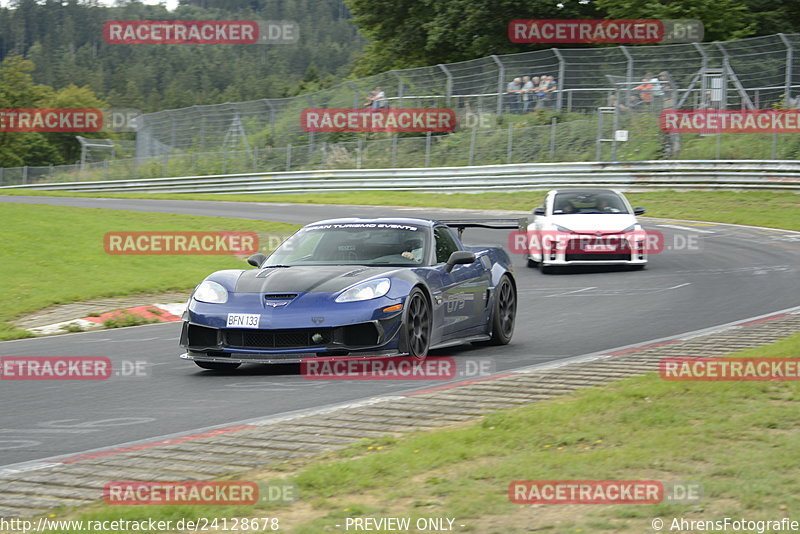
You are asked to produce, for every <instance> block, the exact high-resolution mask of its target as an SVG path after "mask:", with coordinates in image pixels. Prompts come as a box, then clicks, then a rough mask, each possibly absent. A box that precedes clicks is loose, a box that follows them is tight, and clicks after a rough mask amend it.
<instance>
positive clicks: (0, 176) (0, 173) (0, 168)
mask: <svg viewBox="0 0 800 534" xmlns="http://www.w3.org/2000/svg"><path fill="white" fill-rule="evenodd" d="M0 185H3V167H0Z"/></svg>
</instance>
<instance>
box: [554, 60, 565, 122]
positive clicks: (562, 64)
mask: <svg viewBox="0 0 800 534" xmlns="http://www.w3.org/2000/svg"><path fill="white" fill-rule="evenodd" d="M552 50H553V53H554V54H555V55H556V57H557V58H558V81H557V82H556V84H557V85H556V87H558V89H557V90H556V110H558V111H561V104H562V100H563V98H564V72H565V69H564V67H565V63H566V62H565V61H564V56H562V55H561V52H559V50H558V48H553V49H552Z"/></svg>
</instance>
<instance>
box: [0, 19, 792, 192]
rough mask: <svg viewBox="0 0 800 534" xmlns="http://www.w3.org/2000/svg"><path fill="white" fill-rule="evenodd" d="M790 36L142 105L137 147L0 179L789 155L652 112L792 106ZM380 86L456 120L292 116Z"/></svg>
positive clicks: (515, 59)
mask: <svg viewBox="0 0 800 534" xmlns="http://www.w3.org/2000/svg"><path fill="white" fill-rule="evenodd" d="M799 48H800V34H778V35H771V36H764V37H755V38H750V39H741V40H736V41H728V42H725V43H690V44H680V45H663V46H639V47H626V46H601V47H595V48H574V49H556V48H554V49H550V50H543V51H536V52H526V53H521V54H510V55H504V56H491V57H487V58H481V59H476V60H471V61H464V62H460V63H451V64H447V65H437V66H433V67H423V68H416V69H404V70H393V71H390V72H385V73H382V74H379V75H376V76H371V77H368V78H362V79H358V80H352V81H347V82H343V83H341V84H339V85H337V86H334V87H331V88H329V89H325V90H323V91H318V92H316V93H312V94H306V95H300V96H297V97H293V98H282V99H264V100H256V101H251V102H240V103H226V104H219V105H208V106H193V107H191V108H183V109H176V110H166V111H160V112H157V113H150V114H145V115H142V116H140V117H139V118H137V122H138V124H137V139H136V157H134V158H128V159H106V160H104V161H97V162H93V163H89V162H87V163H85V164H84V165H81V166H75V165H65V166H59V167H21V168H6V169H0V184H3V185H13V184H20V183H35V182H42V181H74V180H103V179H123V178H134V177H137V178H138V177H142V178H147V177H162V176H163V177H166V176H190V175H208V174H225V173H242V172H277V171H289V170H309V169H319V168H322V169H324V168H329V169H343V168H356V169H358V168H391V167H428V166H458V165H482V164H497V163H525V162H540V161H541V162H545V161H594V160H599V161H610V160H617V161H632V160H643V159H670V158H671V159H678V158H680V159H715V158H717V159H720V158H721V159H731V158H732V159H736V158H748V159H759V158H768V159H775V158H781V159H797V158H798V157H800V146H798V144H799V142H798V141H797V140H796V138H797V137H798V136H797V135H795V134H770V133H764V134H717V135H708V134H665V133H663V132H661V131H660V130H659V127H658V112H659V111H660V110H661V109H664V108H679V109H709V108H713V109H766V108H800V96H795V95H800V65H798V64H797V61H798V57H800V54H798V53H796V51H797V50H798V49H799ZM546 75H549V76H553V78H554V80H555V82H556V90H555V91H552V92H550V93H548V94H546V95H539V96H534V95H535V93H532V94H531V96H529V97H528V98H529V100H525V97H523V96H522V95H520V94H517V93H509V92H508V90H507V89H508V84H509V82H510V81H512V80H513V79H514V78H517V77H520V78H521V77H523V76H530V77H531V78H537V77H538V78H542V77H544V76H546ZM645 77H648V78H649V79H653V78H658V80H659V81H658V82H657V83H656V87H654V88H653V90H652V91H651V93H652V94H653V99H652V101H650V102H641V101H638V102H637V101H636V99H637V96H636V95H637V94H638V93H637V91H636V86H637V84H640V83H643V82H642V80H643V78H645ZM377 87H380V88H381V89H382V90H383V91H384V93H385V94H386V97H387V99H388V101H389V102H390V103H391V106H392V107H396V108H401V107H402V108H431V107H447V108H452V109H454V110H455V111H456V114H457V116H458V127H457V129H456V130H455V131H454V132H452V133H449V134H426V135H415V136H412V135H410V134H386V133H352V132H350V133H343V132H337V133H313V132H305V131H303V130H302V129H301V127H300V121H299V117H300V112H301V111H302V110H303V109H305V108H360V107H363V106H364V105H365V103H366V99H367V95H368V94H369V92H370V91H372V90H373V89H375V88H377ZM536 110H538V111H539V113H536V114H530V113H528V112H530V111H536ZM537 122H538V123H542V122H544V124H541V125H536V126H534V125H533V124H536V123H537ZM615 130H625V131H628V132H629V139H628V140H627V141H616V140H614V139H615V136H614V131H615Z"/></svg>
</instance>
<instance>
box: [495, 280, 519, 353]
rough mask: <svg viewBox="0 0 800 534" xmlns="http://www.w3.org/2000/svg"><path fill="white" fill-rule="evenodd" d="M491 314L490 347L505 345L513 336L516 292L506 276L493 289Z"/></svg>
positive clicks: (515, 316)
mask: <svg viewBox="0 0 800 534" xmlns="http://www.w3.org/2000/svg"><path fill="white" fill-rule="evenodd" d="M495 295H496V296H495V299H494V312H493V313H492V340H491V343H492V345H506V344H508V342H509V341H511V336H512V335H513V334H514V321H515V319H516V318H517V290H516V288H515V287H514V284H513V283H512V282H511V279H510V278H509V277H508V276H503V278H501V279H500V283H499V284H498V285H497V289H495Z"/></svg>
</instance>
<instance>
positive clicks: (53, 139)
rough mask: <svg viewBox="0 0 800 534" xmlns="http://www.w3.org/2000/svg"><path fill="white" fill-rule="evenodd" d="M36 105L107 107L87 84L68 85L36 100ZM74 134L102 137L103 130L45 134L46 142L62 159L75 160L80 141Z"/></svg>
mask: <svg viewBox="0 0 800 534" xmlns="http://www.w3.org/2000/svg"><path fill="white" fill-rule="evenodd" d="M38 104H39V105H38V107H41V108H54V109H101V110H102V109H105V108H107V107H108V104H106V103H105V102H104V101H102V100H101V99H99V98H98V97H97V95H95V93H94V91H92V90H91V89H90V88H89V87H88V86H84V87H77V86H75V85H68V86H67V87H64V88H63V89H60V90H58V91H56V92H54V93H52V94H50V95H49V96H47V97H46V98H43V99H42V100H40V101H39V102H38ZM76 135H81V136H83V137H90V138H92V137H93V138H104V137H108V136H109V135H108V134H107V133H104V132H86V133H80V132H69V133H48V134H45V137H46V138H47V140H48V142H49V143H50V144H51V145H52V146H54V147H55V148H56V150H58V152H59V153H60V154H61V157H62V159H63V160H64V161H76V160H77V158H78V156H79V154H80V143H78V140H77V139H76V137H75V136H76Z"/></svg>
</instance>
